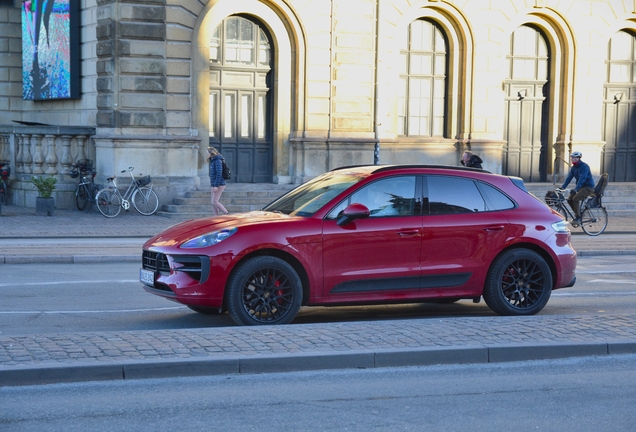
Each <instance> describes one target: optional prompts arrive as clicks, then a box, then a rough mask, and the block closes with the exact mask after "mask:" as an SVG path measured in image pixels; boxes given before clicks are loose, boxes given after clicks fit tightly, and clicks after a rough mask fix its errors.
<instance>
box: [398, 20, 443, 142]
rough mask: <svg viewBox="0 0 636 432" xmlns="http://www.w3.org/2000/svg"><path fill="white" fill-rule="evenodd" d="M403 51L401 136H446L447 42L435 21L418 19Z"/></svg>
mask: <svg viewBox="0 0 636 432" xmlns="http://www.w3.org/2000/svg"><path fill="white" fill-rule="evenodd" d="M406 40H407V46H406V47H405V49H403V50H401V51H400V57H401V62H400V90H399V91H400V93H399V107H398V110H399V111H398V121H399V124H398V135H402V136H424V137H443V136H445V134H446V121H445V119H446V91H447V90H446V70H447V65H448V63H447V46H448V45H447V42H446V38H445V36H444V34H443V33H442V30H441V29H440V27H439V26H438V25H436V24H435V23H434V22H432V21H428V20H425V19H419V20H416V21H413V22H412V23H411V24H410V25H409V28H408V36H407V39H406Z"/></svg>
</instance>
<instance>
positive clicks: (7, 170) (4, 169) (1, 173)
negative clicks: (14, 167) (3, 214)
mask: <svg viewBox="0 0 636 432" xmlns="http://www.w3.org/2000/svg"><path fill="white" fill-rule="evenodd" d="M10 175H11V167H10V166H9V161H8V160H0V205H7V204H9V176H10Z"/></svg>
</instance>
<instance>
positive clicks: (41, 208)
mask: <svg viewBox="0 0 636 432" xmlns="http://www.w3.org/2000/svg"><path fill="white" fill-rule="evenodd" d="M31 183H33V185H34V186H35V188H36V189H37V190H38V197H37V198H36V199H35V214H36V215H40V216H53V210H54V209H55V198H53V197H52V196H51V195H52V194H53V191H54V190H55V184H56V183H57V179H56V178H55V177H52V176H51V177H31Z"/></svg>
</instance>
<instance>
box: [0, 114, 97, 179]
mask: <svg viewBox="0 0 636 432" xmlns="http://www.w3.org/2000/svg"><path fill="white" fill-rule="evenodd" d="M94 134H95V130H94V129H93V128H84V127H47V126H36V127H27V126H20V127H12V126H0V159H2V160H8V161H10V162H11V166H12V169H13V173H14V174H15V175H20V174H32V175H43V174H46V175H53V176H59V175H65V174H68V173H69V171H70V167H71V165H73V164H74V163H75V162H76V161H78V160H80V159H94V158H95V146H94V145H93V144H92V140H91V139H90V137H91V136H92V135H94Z"/></svg>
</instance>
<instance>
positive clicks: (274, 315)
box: [226, 256, 303, 325]
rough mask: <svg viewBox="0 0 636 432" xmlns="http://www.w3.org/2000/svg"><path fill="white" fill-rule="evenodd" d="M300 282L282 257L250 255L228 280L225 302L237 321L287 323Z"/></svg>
mask: <svg viewBox="0 0 636 432" xmlns="http://www.w3.org/2000/svg"><path fill="white" fill-rule="evenodd" d="M302 293H303V290H302V282H301V280H300V277H298V273H296V270H294V268H293V267H292V266H291V265H290V264H289V263H287V262H286V261H284V260H282V259H280V258H276V257H271V256H259V257H254V258H250V259H248V260H247V261H245V262H244V263H242V264H239V266H238V267H237V269H236V270H235V271H234V272H233V273H232V275H231V276H230V278H229V280H228V285H227V292H226V304H227V310H228V312H229V314H230V317H232V319H233V320H234V322H236V323H237V324H239V325H263V324H288V323H290V322H291V321H292V320H293V319H294V317H295V316H296V314H297V313H298V310H299V309H300V305H301V302H302Z"/></svg>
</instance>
